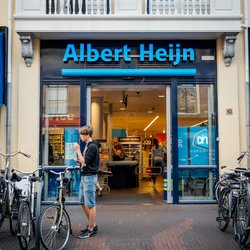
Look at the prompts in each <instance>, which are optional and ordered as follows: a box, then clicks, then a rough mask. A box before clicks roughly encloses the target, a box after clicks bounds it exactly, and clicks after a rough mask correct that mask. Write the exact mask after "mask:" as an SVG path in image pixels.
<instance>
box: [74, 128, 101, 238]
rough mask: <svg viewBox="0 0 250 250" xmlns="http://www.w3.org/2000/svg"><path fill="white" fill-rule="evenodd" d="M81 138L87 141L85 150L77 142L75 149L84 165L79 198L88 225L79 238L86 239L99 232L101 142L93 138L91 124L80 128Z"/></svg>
mask: <svg viewBox="0 0 250 250" xmlns="http://www.w3.org/2000/svg"><path fill="white" fill-rule="evenodd" d="M79 134H80V140H81V141H82V142H84V143H85V148H84V152H83V153H82V152H81V149H80V145H79V144H78V143H77V142H75V143H74V150H75V151H76V152H77V155H78V159H77V160H78V161H79V162H80V164H81V166H82V177H81V182H80V188H79V199H80V204H81V206H82V208H83V211H84V213H85V215H86V217H87V221H88V225H87V226H86V227H85V228H84V229H83V230H82V231H81V232H80V233H79V235H78V238H80V239H85V238H89V237H92V236H94V235H95V234H97V231H98V227H97V225H96V222H95V221H96V197H95V191H96V184H97V179H98V168H99V164H100V157H99V147H100V146H101V145H100V143H98V142H96V141H94V140H93V139H92V134H93V128H92V127H91V126H89V125H86V126H83V127H81V128H80V129H79Z"/></svg>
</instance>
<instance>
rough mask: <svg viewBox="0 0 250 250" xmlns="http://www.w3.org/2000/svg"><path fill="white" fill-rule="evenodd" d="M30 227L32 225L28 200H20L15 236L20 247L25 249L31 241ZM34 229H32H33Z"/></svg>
mask: <svg viewBox="0 0 250 250" xmlns="http://www.w3.org/2000/svg"><path fill="white" fill-rule="evenodd" d="M31 227H33V223H32V219H31V212H30V206H29V202H28V201H22V203H21V205H20V209H19V213H18V222H17V236H18V240H19V245H20V247H21V249H27V248H28V245H29V243H30V241H31ZM33 230H34V229H33Z"/></svg>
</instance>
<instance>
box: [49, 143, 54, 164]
mask: <svg viewBox="0 0 250 250" xmlns="http://www.w3.org/2000/svg"><path fill="white" fill-rule="evenodd" d="M53 163H54V152H53V147H52V145H51V144H50V143H49V165H52V164H53Z"/></svg>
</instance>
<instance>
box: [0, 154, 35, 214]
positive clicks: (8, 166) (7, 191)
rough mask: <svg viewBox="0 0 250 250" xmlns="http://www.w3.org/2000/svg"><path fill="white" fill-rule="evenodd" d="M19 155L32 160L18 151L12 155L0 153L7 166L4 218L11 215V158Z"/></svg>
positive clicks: (5, 171) (5, 172) (4, 179)
mask: <svg viewBox="0 0 250 250" xmlns="http://www.w3.org/2000/svg"><path fill="white" fill-rule="evenodd" d="M18 154H22V155H23V156H25V157H27V158H30V155H28V154H25V153H23V152H21V151H17V152H14V153H11V154H4V153H2V152H0V155H1V156H2V157H3V158H4V159H5V161H6V164H5V170H4V178H3V181H4V182H5V187H4V192H3V199H4V200H3V201H2V203H3V204H4V207H3V211H2V213H3V218H4V217H6V216H9V215H10V203H9V196H10V182H9V170H10V158H11V157H14V156H16V155H18Z"/></svg>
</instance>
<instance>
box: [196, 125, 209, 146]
mask: <svg viewBox="0 0 250 250" xmlns="http://www.w3.org/2000/svg"><path fill="white" fill-rule="evenodd" d="M193 146H194V147H198V148H203V149H208V131H207V129H206V128H205V129H202V130H201V131H199V132H197V133H196V134H194V138H193Z"/></svg>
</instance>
